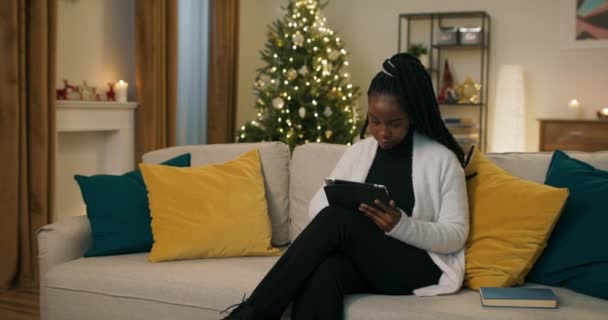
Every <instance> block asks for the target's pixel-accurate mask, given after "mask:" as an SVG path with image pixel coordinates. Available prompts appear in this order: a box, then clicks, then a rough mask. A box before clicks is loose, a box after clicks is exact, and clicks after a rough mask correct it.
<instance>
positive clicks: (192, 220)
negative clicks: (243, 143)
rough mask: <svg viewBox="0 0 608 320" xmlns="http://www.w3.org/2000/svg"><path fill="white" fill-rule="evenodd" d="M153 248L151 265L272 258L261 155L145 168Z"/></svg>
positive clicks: (142, 171)
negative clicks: (153, 263)
mask: <svg viewBox="0 0 608 320" xmlns="http://www.w3.org/2000/svg"><path fill="white" fill-rule="evenodd" d="M139 168H140V170H141V173H142V175H143V177H144V180H145V182H146V187H147V188H148V198H149V199H150V214H151V216H152V233H153V234H154V245H153V246H152V250H151V251H150V256H149V257H148V260H149V261H150V262H160V261H170V260H187V259H200V258H218V257H240V256H270V255H277V254H279V253H280V251H279V250H278V249H274V248H272V246H271V245H270V238H271V236H272V228H271V225H270V219H269V218H268V207H267V205H266V198H265V196H264V194H265V192H264V178H263V177H262V170H261V166H260V158H259V155H258V151H257V150H251V151H248V152H246V153H245V154H243V155H241V156H239V157H237V158H235V159H233V160H231V161H228V162H225V163H222V164H213V165H206V166H198V167H192V168H172V167H168V166H161V165H157V164H143V163H142V164H140V165H139Z"/></svg>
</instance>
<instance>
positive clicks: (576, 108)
mask: <svg viewBox="0 0 608 320" xmlns="http://www.w3.org/2000/svg"><path fill="white" fill-rule="evenodd" d="M568 109H570V110H572V111H573V113H574V117H575V118H576V119H580V118H582V116H583V108H581V103H580V102H579V101H578V100H577V99H572V100H570V101H568Z"/></svg>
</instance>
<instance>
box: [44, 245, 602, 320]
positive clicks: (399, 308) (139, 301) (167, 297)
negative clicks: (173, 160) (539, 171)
mask: <svg viewBox="0 0 608 320" xmlns="http://www.w3.org/2000/svg"><path fill="white" fill-rule="evenodd" d="M276 259H277V258H276V257H249V258H225V259H204V260H189V261H176V262H165V263H160V264H154V263H148V262H147V260H146V255H145V254H130V255H122V256H108V257H95V258H87V259H77V260H73V261H71V262H68V263H64V264H61V265H59V266H57V267H55V268H53V269H52V270H50V271H49V272H48V273H47V276H46V282H45V285H46V288H45V289H46V292H48V293H49V297H48V301H49V305H50V307H51V308H52V309H54V311H53V312H52V313H53V314H57V315H58V317H55V318H57V319H60V318H61V319H80V318H78V317H77V316H75V315H84V314H89V316H88V317H87V318H89V319H115V318H117V317H114V318H113V317H105V318H104V317H99V316H97V315H99V314H103V313H107V315H122V316H124V315H126V313H117V314H112V313H111V310H114V309H116V310H130V311H129V314H131V316H129V317H128V318H129V319H146V317H147V318H148V319H149V318H155V319H164V318H166V317H163V316H162V315H166V314H167V313H166V312H165V313H161V314H156V313H155V312H158V311H159V310H161V311H162V310H163V308H162V306H161V307H158V306H157V305H158V304H163V305H164V309H168V310H174V312H176V313H175V314H174V316H173V317H171V318H174V319H178V318H179V319H218V318H220V316H219V315H218V314H217V313H214V311H215V312H217V311H219V310H223V309H224V308H226V307H228V306H229V305H232V304H234V303H237V302H240V301H241V298H242V297H243V293H247V294H250V293H251V291H252V290H253V289H254V288H255V286H256V284H257V283H258V282H259V281H260V280H261V279H262V277H263V276H264V275H265V273H266V272H268V270H269V269H270V268H271V267H272V265H273V264H274V262H275V261H276ZM553 290H554V292H555V294H556V295H557V296H558V299H559V303H560V306H559V308H558V309H551V310H541V309H525V308H521V309H520V308H484V307H483V306H481V303H480V302H479V294H478V293H477V292H474V291H471V290H462V291H460V292H459V293H457V294H455V295H446V296H437V297H425V298H420V297H416V296H379V295H353V296H348V297H347V299H346V303H345V305H346V317H345V319H348V320H355V319H356V320H364V319H387V320H391V319H395V320H397V319H399V320H401V319H421V320H425V319H429V320H437V319H454V320H461V319H462V320H464V319H498V320H501V319H521V320H526V319H536V320H544V319H590V320H594V319H598V320H599V319H604V318H605V314H606V311H607V309H608V303H607V302H606V301H605V300H602V299H598V298H593V297H589V296H585V295H582V294H578V293H575V292H573V291H570V290H568V289H564V288H553ZM83 306H85V307H86V306H94V310H98V311H95V312H94V313H93V314H91V313H90V310H91V309H83V310H81V309H82V307H83ZM175 306H179V307H180V308H175ZM193 309H194V311H192V310H193ZM201 309H204V311H205V312H201ZM87 310H89V311H88V312H87ZM133 310H137V312H133ZM190 311H192V312H190ZM214 314H215V315H217V316H215V317H213V316H209V317H207V316H201V315H214ZM196 315H199V316H198V317H196ZM126 318H127V317H124V318H123V319H126Z"/></svg>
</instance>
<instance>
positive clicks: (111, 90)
mask: <svg viewBox="0 0 608 320" xmlns="http://www.w3.org/2000/svg"><path fill="white" fill-rule="evenodd" d="M115 85H116V83H114V82H108V88H109V89H108V91H106V100H108V101H116V92H115V91H114V86H115Z"/></svg>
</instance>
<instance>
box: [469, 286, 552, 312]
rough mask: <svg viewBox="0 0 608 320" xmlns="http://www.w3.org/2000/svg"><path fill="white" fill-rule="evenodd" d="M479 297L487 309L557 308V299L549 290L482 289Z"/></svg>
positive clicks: (517, 288)
mask: <svg viewBox="0 0 608 320" xmlns="http://www.w3.org/2000/svg"><path fill="white" fill-rule="evenodd" d="M479 295H480V297H481V304H483V305H484V306H486V307H520V308H557V297H556V296H555V294H554V293H553V290H551V289H549V288H521V287H515V288H513V287H511V288H496V287H481V288H480V290H479Z"/></svg>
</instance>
